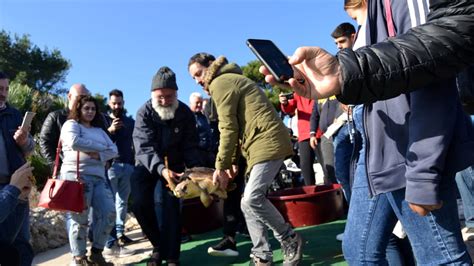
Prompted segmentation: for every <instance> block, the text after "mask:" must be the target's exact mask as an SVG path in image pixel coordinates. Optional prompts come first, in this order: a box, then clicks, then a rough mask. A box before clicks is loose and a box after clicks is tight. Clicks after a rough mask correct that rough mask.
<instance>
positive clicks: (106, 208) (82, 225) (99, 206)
mask: <svg viewBox="0 0 474 266" xmlns="http://www.w3.org/2000/svg"><path fill="white" fill-rule="evenodd" d="M75 178H76V173H66V174H62V175H61V179H67V180H75ZM81 179H82V180H83V182H84V199H85V201H86V209H85V210H84V211H83V212H82V213H75V212H68V213H67V214H66V219H67V224H68V226H69V228H68V234H69V245H70V247H71V254H72V255H73V256H77V257H78V256H85V255H86V253H87V249H86V248H87V245H86V244H87V229H88V227H89V226H88V217H89V215H88V214H89V208H90V207H92V209H93V214H92V219H93V224H94V227H93V229H92V230H93V238H94V242H93V243H92V247H94V248H97V249H104V245H105V242H106V241H107V238H108V237H109V233H110V231H111V230H112V228H113V227H114V226H115V202H114V197H113V195H112V191H111V190H110V188H109V187H108V184H107V182H106V180H105V178H103V177H99V176H93V175H81Z"/></svg>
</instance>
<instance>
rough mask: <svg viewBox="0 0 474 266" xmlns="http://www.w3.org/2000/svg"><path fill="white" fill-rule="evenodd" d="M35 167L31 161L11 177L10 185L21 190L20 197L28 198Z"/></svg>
mask: <svg viewBox="0 0 474 266" xmlns="http://www.w3.org/2000/svg"><path fill="white" fill-rule="evenodd" d="M33 169H34V168H33V167H32V166H30V163H25V164H24V165H22V166H21V167H20V168H18V169H17V170H16V171H15V172H14V173H13V175H12V177H11V179H10V185H12V186H15V187H16V188H18V189H19V190H20V191H21V193H20V196H19V199H22V200H27V199H28V195H29V194H30V191H31V186H32V181H33Z"/></svg>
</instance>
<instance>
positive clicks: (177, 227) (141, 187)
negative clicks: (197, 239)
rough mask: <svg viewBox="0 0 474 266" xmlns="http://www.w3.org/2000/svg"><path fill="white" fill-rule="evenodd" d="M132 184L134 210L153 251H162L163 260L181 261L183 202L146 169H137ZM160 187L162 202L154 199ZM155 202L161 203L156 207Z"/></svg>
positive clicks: (139, 167) (138, 167) (142, 167)
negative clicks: (157, 188) (156, 189)
mask: <svg viewBox="0 0 474 266" xmlns="http://www.w3.org/2000/svg"><path fill="white" fill-rule="evenodd" d="M130 183H131V188H132V191H131V197H132V207H131V209H132V212H133V213H134V214H135V217H136V218H137V221H138V223H139V224H140V226H141V228H142V230H143V233H144V234H145V235H146V236H147V237H148V239H149V240H150V242H151V244H152V245H153V248H154V249H158V250H159V252H160V256H161V258H162V259H163V260H178V259H179V254H180V245H181V207H180V200H179V199H178V198H176V197H175V196H173V195H172V192H171V191H170V190H169V189H168V188H166V187H165V185H164V183H165V182H162V181H161V180H159V177H158V176H156V175H151V174H150V173H149V172H148V170H147V169H146V168H145V167H144V166H137V167H136V169H135V171H134V173H133V175H132V178H131V180H130ZM157 185H159V186H161V188H162V193H161V195H159V196H160V197H161V198H160V199H155V198H154V196H155V187H156V186H157ZM155 202H159V203H158V204H157V205H156V206H155ZM155 210H156V211H155ZM156 212H158V213H156ZM157 217H159V218H157Z"/></svg>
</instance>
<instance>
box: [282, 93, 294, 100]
mask: <svg viewBox="0 0 474 266" xmlns="http://www.w3.org/2000/svg"><path fill="white" fill-rule="evenodd" d="M282 96H285V98H286V99H287V100H290V99H293V98H294V95H293V92H290V93H284V94H282Z"/></svg>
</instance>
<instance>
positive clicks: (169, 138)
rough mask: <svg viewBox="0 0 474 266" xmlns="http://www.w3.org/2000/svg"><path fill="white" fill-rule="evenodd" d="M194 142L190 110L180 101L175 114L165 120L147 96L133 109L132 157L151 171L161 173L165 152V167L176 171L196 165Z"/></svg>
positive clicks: (194, 133)
mask: <svg viewBox="0 0 474 266" xmlns="http://www.w3.org/2000/svg"><path fill="white" fill-rule="evenodd" d="M197 142H198V140H197V132H196V120H195V118H194V114H193V112H192V111H191V110H190V109H189V107H188V106H186V104H184V103H182V102H181V101H179V106H178V109H176V112H175V117H174V118H173V119H171V120H167V121H164V120H161V118H160V117H159V115H158V113H157V112H156V111H155V110H154V109H153V107H152V104H151V100H148V101H147V102H146V103H145V104H144V105H142V106H141V107H140V109H139V110H138V111H137V115H136V120H135V128H134V130H133V144H134V147H135V159H136V160H137V161H138V163H139V164H141V165H143V166H144V167H146V168H147V169H148V171H149V172H150V173H151V174H152V175H154V176H156V175H158V176H161V172H162V170H163V169H164V168H165V160H164V159H165V156H167V157H168V164H169V165H168V167H169V169H171V170H172V171H174V172H177V173H181V172H184V169H185V167H188V168H191V167H194V166H198V165H200V163H201V162H200V159H199V156H198V153H197Z"/></svg>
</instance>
